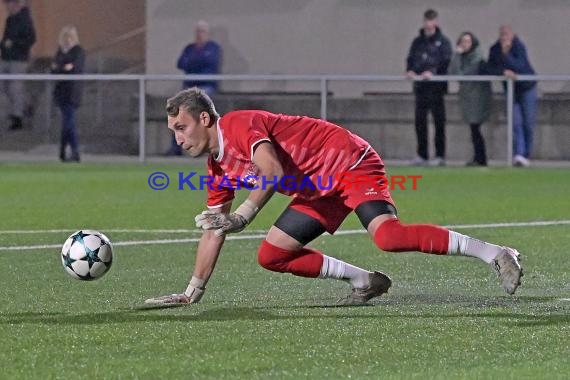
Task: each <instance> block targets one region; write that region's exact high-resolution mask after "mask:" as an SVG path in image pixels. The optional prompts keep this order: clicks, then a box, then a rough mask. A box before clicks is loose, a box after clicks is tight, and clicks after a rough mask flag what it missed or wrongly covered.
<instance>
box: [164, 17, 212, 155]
mask: <svg viewBox="0 0 570 380" xmlns="http://www.w3.org/2000/svg"><path fill="white" fill-rule="evenodd" d="M209 36H210V26H209V25H208V23H207V22H206V21H204V20H200V21H198V23H197V24H196V30H195V40H194V42H193V43H191V44H189V45H187V46H186V47H185V48H184V50H183V51H182V54H180V58H178V64H177V67H178V69H180V70H182V71H184V73H186V74H219V73H220V61H221V55H222V49H221V47H220V45H218V44H217V43H216V42H214V41H212V40H210V38H209ZM191 87H199V88H201V89H202V90H204V92H206V94H208V96H210V97H211V96H212V95H213V94H214V93H215V92H216V91H217V90H218V83H217V82H216V81H203V80H198V81H196V80H191V81H184V88H191ZM166 154H167V155H169V156H172V155H174V156H180V155H182V149H181V148H180V147H179V146H178V144H177V143H176V140H175V139H174V137H173V138H172V142H171V146H170V149H169V150H168V152H167V153H166Z"/></svg>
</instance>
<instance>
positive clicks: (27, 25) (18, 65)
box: [0, 0, 36, 130]
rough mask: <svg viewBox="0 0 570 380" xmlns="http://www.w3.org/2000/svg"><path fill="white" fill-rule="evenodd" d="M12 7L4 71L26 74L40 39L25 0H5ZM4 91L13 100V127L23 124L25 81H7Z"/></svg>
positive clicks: (3, 51)
mask: <svg viewBox="0 0 570 380" xmlns="http://www.w3.org/2000/svg"><path fill="white" fill-rule="evenodd" d="M4 3H5V4H6V9H7V11H8V18H7V19H6V26H5V29H4V35H3V37H2V41H1V42H0V51H1V54H2V61H1V65H0V66H1V72H2V74H23V73H25V72H26V71H27V70H28V62H29V59H30V49H31V48H32V45H33V44H34V42H36V32H35V30H34V24H33V22H32V17H31V16H30V10H29V9H28V8H27V7H26V6H24V4H23V1H22V0H4ZM4 91H5V93H6V95H7V96H8V99H9V101H10V119H11V123H10V129H11V130H17V129H21V128H22V118H23V116H24V108H25V104H24V103H25V94H24V83H23V82H22V81H14V80H9V81H4Z"/></svg>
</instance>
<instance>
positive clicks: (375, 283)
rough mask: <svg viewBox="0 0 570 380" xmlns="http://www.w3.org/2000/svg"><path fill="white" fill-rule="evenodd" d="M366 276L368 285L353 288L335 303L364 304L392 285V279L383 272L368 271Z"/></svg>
mask: <svg viewBox="0 0 570 380" xmlns="http://www.w3.org/2000/svg"><path fill="white" fill-rule="evenodd" d="M368 276H369V278H370V285H369V286H367V287H366V288H353V289H352V293H350V294H349V295H348V296H346V297H345V298H341V299H339V300H338V301H337V305H342V306H359V305H366V304H367V302H368V301H369V300H371V299H372V298H374V297H380V296H381V295H382V294H384V293H386V292H387V291H388V289H390V286H392V280H390V277H388V276H386V275H385V274H384V273H381V272H374V273H370V274H369V275H368Z"/></svg>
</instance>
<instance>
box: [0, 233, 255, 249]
mask: <svg viewBox="0 0 570 380" xmlns="http://www.w3.org/2000/svg"><path fill="white" fill-rule="evenodd" d="M265 236H266V234H260V235H234V236H228V237H227V238H226V240H253V239H263V238H264V237H265ZM199 241H200V238H189V239H162V240H131V241H119V242H116V243H112V244H113V247H124V246H129V245H154V244H182V243H197V242H199ZM61 246H62V245H61V244H45V245H27V246H25V245H24V246H11V247H10V246H9V247H0V251H27V250H34V249H52V248H61Z"/></svg>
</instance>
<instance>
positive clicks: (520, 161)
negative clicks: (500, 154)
mask: <svg viewBox="0 0 570 380" xmlns="http://www.w3.org/2000/svg"><path fill="white" fill-rule="evenodd" d="M513 165H514V166H516V167H519V168H520V167H524V168H528V167H529V166H530V161H529V159H528V158H526V157H523V156H520V155H518V154H517V155H516V156H515V157H514V158H513Z"/></svg>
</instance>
